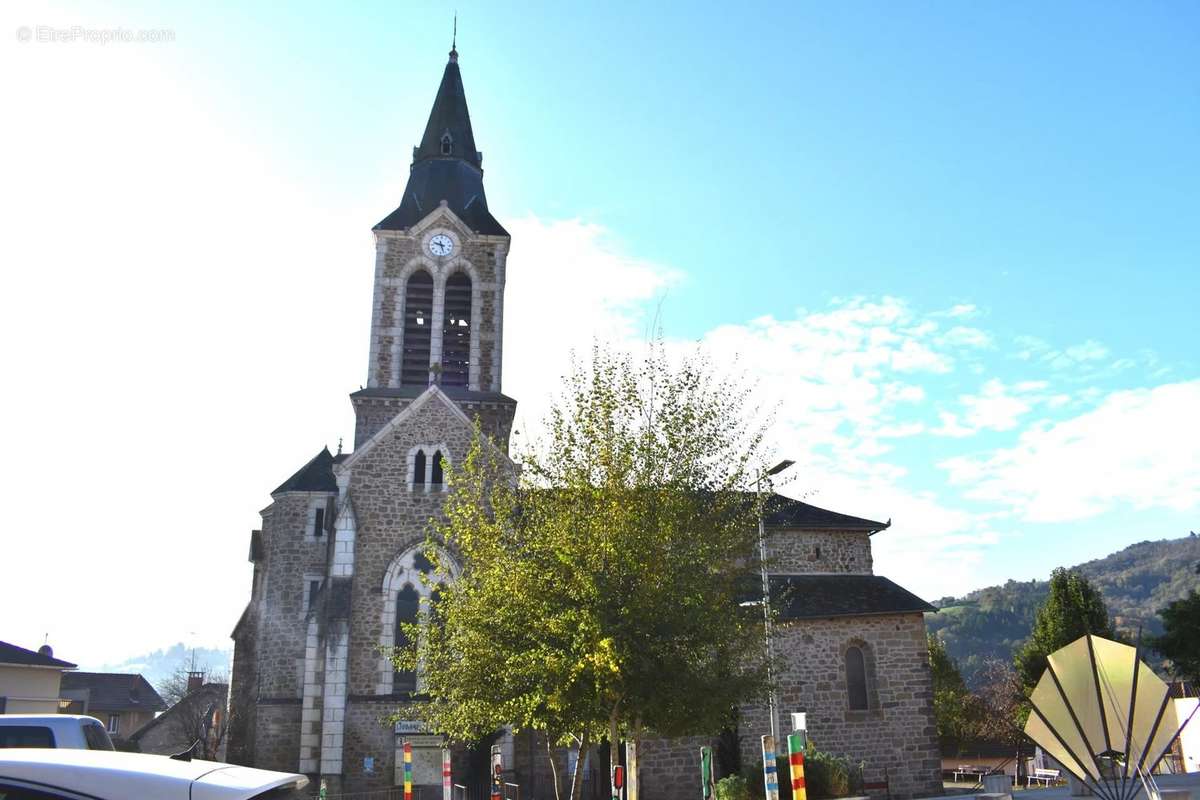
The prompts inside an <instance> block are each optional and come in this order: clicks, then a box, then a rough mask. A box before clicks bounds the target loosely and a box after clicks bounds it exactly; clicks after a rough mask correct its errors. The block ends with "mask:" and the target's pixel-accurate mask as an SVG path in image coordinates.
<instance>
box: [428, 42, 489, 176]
mask: <svg viewBox="0 0 1200 800" xmlns="http://www.w3.org/2000/svg"><path fill="white" fill-rule="evenodd" d="M447 157H448V158H461V159H462V160H463V161H466V162H467V163H468V164H471V165H472V166H474V167H475V168H476V169H479V168H480V167H481V166H482V165H481V163H480V162H481V161H482V155H481V154H480V153H479V152H478V151H477V150H476V149H475V134H474V133H473V132H472V131H471V114H470V112H468V111H467V94H466V92H464V91H463V83H462V73H460V72H459V71H458V50H455V49H452V50H451V51H450V60H449V61H448V62H446V71H445V72H444V73H442V85H441V86H439V87H438V92H437V97H436V98H434V101H433V110H432V111H430V112H429V122H428V123H426V125H425V135H424V136H423V137H421V144H420V146H419V147H417V149H416V150H414V151H413V163H414V164H416V163H417V162H419V161H424V160H425V159H428V158H447Z"/></svg>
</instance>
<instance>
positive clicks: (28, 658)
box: [0, 642, 76, 669]
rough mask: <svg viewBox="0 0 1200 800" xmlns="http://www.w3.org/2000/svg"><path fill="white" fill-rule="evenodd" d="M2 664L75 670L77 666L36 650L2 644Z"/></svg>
mask: <svg viewBox="0 0 1200 800" xmlns="http://www.w3.org/2000/svg"><path fill="white" fill-rule="evenodd" d="M0 664H16V665H18V666H22V667H58V668H60V669H75V666H76V665H75V664H72V663H71V662H70V661H63V660H62V659H61V658H54V657H53V656H47V655H42V654H41V653H39V652H37V651H36V650H26V649H25V648H24V647H17V646H16V645H15V644H9V643H8V642H0Z"/></svg>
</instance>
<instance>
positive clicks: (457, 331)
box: [442, 272, 471, 386]
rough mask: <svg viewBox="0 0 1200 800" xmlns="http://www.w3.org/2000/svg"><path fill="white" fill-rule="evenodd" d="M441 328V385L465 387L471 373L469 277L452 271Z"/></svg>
mask: <svg viewBox="0 0 1200 800" xmlns="http://www.w3.org/2000/svg"><path fill="white" fill-rule="evenodd" d="M444 320H445V321H444V323H443V325H442V385H443V386H466V385H467V382H468V380H469V378H470V374H471V278H470V276H468V275H466V274H464V273H462V272H456V273H454V274H453V275H451V276H450V279H449V280H448V281H446V306H445V314H444Z"/></svg>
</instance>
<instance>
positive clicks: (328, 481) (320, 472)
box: [271, 447, 337, 495]
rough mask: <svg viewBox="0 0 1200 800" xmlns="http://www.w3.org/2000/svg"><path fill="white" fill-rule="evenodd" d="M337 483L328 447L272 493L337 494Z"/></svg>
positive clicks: (322, 449)
mask: <svg viewBox="0 0 1200 800" xmlns="http://www.w3.org/2000/svg"><path fill="white" fill-rule="evenodd" d="M336 491H337V481H336V480H335V479H334V477H333V456H332V455H330V453H329V448H328V447H323V448H321V452H319V453H317V454H316V455H315V456H313V457H312V459H311V460H310V461H309V462H308V463H307V464H305V465H304V466H303V467H301V468H300V469H299V470H297V471H296V473H295V474H294V475H292V477H290V478H288V479H287V480H286V481H284V482H283V483H281V484H279V486H278V487H277V488H276V489H275V491H273V492H271V494H273V495H274V494H280V493H281V492H336Z"/></svg>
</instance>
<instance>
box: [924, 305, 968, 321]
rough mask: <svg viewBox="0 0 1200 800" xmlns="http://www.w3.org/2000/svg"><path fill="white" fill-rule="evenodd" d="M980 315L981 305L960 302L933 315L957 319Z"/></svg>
mask: <svg viewBox="0 0 1200 800" xmlns="http://www.w3.org/2000/svg"><path fill="white" fill-rule="evenodd" d="M978 315H979V307H978V306H976V305H975V304H974V303H959V304H957V305H953V306H951V307H950V308H948V309H946V310H945V311H940V312H936V313H934V314H933V315H931V316H938V317H952V318H956V319H970V318H971V317H975V316H978Z"/></svg>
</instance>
